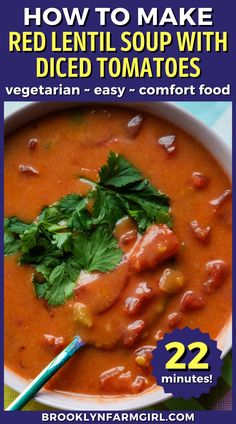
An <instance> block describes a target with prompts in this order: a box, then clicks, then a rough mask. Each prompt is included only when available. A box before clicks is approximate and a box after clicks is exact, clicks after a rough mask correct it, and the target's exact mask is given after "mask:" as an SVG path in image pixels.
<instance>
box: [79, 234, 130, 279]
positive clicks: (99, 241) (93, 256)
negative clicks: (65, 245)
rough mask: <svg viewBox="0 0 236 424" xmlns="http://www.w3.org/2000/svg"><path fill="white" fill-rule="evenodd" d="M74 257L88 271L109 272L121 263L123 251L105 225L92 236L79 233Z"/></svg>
mask: <svg viewBox="0 0 236 424" xmlns="http://www.w3.org/2000/svg"><path fill="white" fill-rule="evenodd" d="M73 257H74V258H75V259H76V261H78V263H79V264H80V266H81V268H82V269H84V270H86V271H88V272H92V271H100V272H107V271H111V270H112V269H114V268H115V267H116V266H117V265H118V264H119V262H120V260H121V257H122V251H121V250H120V249H119V248H118V247H117V240H116V239H115V237H114V236H113V235H112V234H111V233H110V232H108V231H107V229H106V228H105V227H98V228H97V229H96V230H95V231H94V232H93V233H92V234H91V235H90V237H88V236H86V235H85V234H79V235H78V237H76V238H75V240H74V245H73Z"/></svg>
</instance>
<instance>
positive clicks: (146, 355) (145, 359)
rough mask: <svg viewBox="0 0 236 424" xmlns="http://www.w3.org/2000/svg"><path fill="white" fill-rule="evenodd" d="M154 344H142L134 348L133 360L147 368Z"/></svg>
mask: <svg viewBox="0 0 236 424" xmlns="http://www.w3.org/2000/svg"><path fill="white" fill-rule="evenodd" d="M155 347H156V346H151V345H147V346H142V347H139V348H138V349H136V350H135V356H136V358H135V362H136V363H137V364H138V365H140V367H143V368H149V366H150V362H151V360H152V358H153V355H152V351H153V350H154V349H155Z"/></svg>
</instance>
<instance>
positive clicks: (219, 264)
mask: <svg viewBox="0 0 236 424" xmlns="http://www.w3.org/2000/svg"><path fill="white" fill-rule="evenodd" d="M111 151H112V152H115V153H117V154H119V155H122V157H124V158H125V159H126V160H128V161H129V162H130V163H131V164H132V165H133V166H134V167H135V168H136V169H137V170H139V171H140V172H141V173H142V175H143V176H144V178H146V179H147V180H148V181H149V182H150V183H151V184H152V185H153V186H154V187H155V188H157V189H160V190H161V191H162V192H164V193H166V194H167V195H168V196H169V198H170V207H171V216H172V221H173V223H172V226H168V224H166V223H158V222H152V223H150V225H148V226H147V228H146V229H145V231H140V230H139V228H138V226H137V223H136V221H135V219H133V218H132V217H130V216H124V217H123V218H122V219H119V220H118V222H117V223H116V225H115V227H114V231H113V234H114V237H115V239H116V240H117V243H118V246H119V248H120V249H121V251H122V252H123V254H122V258H121V260H120V263H119V264H118V265H117V266H116V267H115V268H114V269H112V270H111V271H109V272H99V271H96V270H93V272H86V271H84V270H82V271H81V272H80V274H79V276H78V278H77V280H76V283H75V284H74V288H73V293H72V295H71V296H69V298H68V299H66V300H65V302H62V303H61V304H60V305H58V306H53V305H51V304H50V302H47V301H46V300H45V299H43V298H40V297H39V296H37V295H36V292H35V288H34V285H33V284H32V274H33V272H34V269H33V267H32V265H29V264H19V262H18V261H19V253H16V254H11V255H6V256H5V363H6V365H7V366H8V367H9V368H10V369H12V370H13V371H15V372H16V373H17V374H19V375H20V376H22V377H24V378H26V379H32V378H33V377H35V376H36V375H37V374H38V373H39V372H40V371H41V370H42V369H43V368H44V367H45V366H46V365H47V364H48V363H49V362H50V361H51V360H52V359H53V357H54V356H55V355H56V354H57V353H58V352H59V351H60V349H62V348H63V347H65V345H66V344H67V343H69V342H70V341H71V340H72V338H73V337H74V336H75V335H76V334H79V335H80V336H81V337H82V339H84V340H85V341H86V342H88V346H86V347H84V348H83V349H82V350H81V351H80V352H78V353H77V354H76V355H75V356H74V357H73V358H72V359H71V360H70V362H69V363H68V364H67V365H66V366H65V367H64V368H63V369H62V370H61V371H60V372H58V374H57V375H56V376H55V377H54V378H53V379H52V380H51V381H50V382H49V383H48V385H47V388H48V389H49V390H60V391H65V392H76V393H81V394H90V395H91V394H92V395H119V394H131V395H135V394H136V393H138V392H141V391H144V390H147V389H148V388H150V387H151V386H153V385H154V383H155V381H154V378H153V377H152V375H151V366H150V360H151V357H152V353H151V352H152V350H153V348H154V347H155V346H156V343H158V340H160V339H161V338H162V337H163V334H164V333H165V332H170V331H172V329H173V328H175V327H179V328H182V327H185V326H190V327H192V328H196V327H199V328H200V329H201V330H202V331H204V332H209V333H210V335H211V336H212V337H213V338H216V337H217V336H218V334H219V333H220V331H221V330H222V328H223V327H224V325H225V324H226V323H227V321H228V319H229V318H230V315H231V232H232V229H231V197H230V193H231V191H230V190H231V183H230V180H229V178H228V176H227V175H226V174H225V172H224V171H223V169H222V168H221V166H220V165H219V163H217V161H216V160H215V159H214V158H213V157H212V155H211V154H210V153H209V152H208V151H207V150H205V148H204V147H203V146H202V145H201V144H200V143H199V142H197V141H196V140H195V139H194V138H193V137H192V136H191V135H190V134H187V133H185V132H184V131H183V130H182V129H180V128H178V127H176V126H174V125H173V124H171V123H169V122H167V121H165V120H163V119H160V118H158V117H155V116H152V115H150V114H145V113H143V112H137V111H135V110H128V109H123V108H115V107H114V108H113V107H107V106H106V109H103V108H102V107H97V108H94V107H91V108H90V107H86V108H83V109H76V110H75V109H73V110H66V111H63V112H57V113H55V114H52V115H49V116H47V117H44V118H42V119H39V120H37V121H34V122H32V123H31V124H28V125H26V126H25V127H22V128H21V129H19V130H17V131H15V132H14V133H13V134H11V135H10V136H8V137H7V139H6V143H5V217H8V218H9V217H13V216H15V217H17V218H18V219H20V220H22V221H24V222H32V221H35V220H36V218H37V217H38V216H39V214H40V213H41V210H42V208H43V207H45V205H52V204H54V203H55V202H57V201H58V200H59V199H61V198H62V197H63V196H66V195H68V194H69V193H77V194H80V195H81V196H84V195H86V194H87V193H88V191H89V190H90V189H91V185H89V183H88V182H87V180H86V179H90V180H92V181H96V180H97V178H98V172H99V169H100V168H101V166H102V165H104V164H105V163H106V162H107V158H108V155H109V153H110V152H111ZM81 176H83V177H84V178H85V179H84V180H82V179H81V178H80V177H81ZM90 207H91V208H92V207H93V205H90ZM222 300H223V301H222Z"/></svg>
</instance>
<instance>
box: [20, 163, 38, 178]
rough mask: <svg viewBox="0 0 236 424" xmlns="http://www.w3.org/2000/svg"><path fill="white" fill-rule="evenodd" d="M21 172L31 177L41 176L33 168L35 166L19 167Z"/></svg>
mask: <svg viewBox="0 0 236 424" xmlns="http://www.w3.org/2000/svg"><path fill="white" fill-rule="evenodd" d="M19 172H20V173H21V174H25V175H30V176H34V175H39V171H37V169H35V168H33V166H29V165H19Z"/></svg>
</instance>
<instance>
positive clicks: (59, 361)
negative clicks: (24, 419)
mask: <svg viewBox="0 0 236 424" xmlns="http://www.w3.org/2000/svg"><path fill="white" fill-rule="evenodd" d="M84 345H85V343H83V342H82V340H81V339H80V337H79V336H76V337H75V338H74V339H73V340H72V342H71V343H70V344H69V345H68V346H67V347H66V348H65V349H64V350H63V351H62V352H61V353H59V355H57V356H56V357H55V358H54V359H53V361H52V362H50V364H49V365H48V366H47V367H46V368H44V369H43V371H41V373H40V374H39V375H38V376H37V377H36V378H35V379H34V380H33V381H32V383H31V384H30V385H29V386H27V387H26V389H25V390H24V391H23V392H22V393H21V394H20V395H19V396H18V397H17V398H16V399H15V400H14V401H13V402H12V403H11V404H10V405H9V406H8V407H7V408H6V411H18V410H20V409H22V408H23V407H24V406H25V404H26V403H27V402H29V400H30V399H32V398H33V397H34V396H35V395H36V393H37V392H38V391H39V390H40V389H41V388H42V387H43V386H44V384H45V383H46V382H47V381H48V380H49V379H50V378H51V377H52V376H53V375H54V374H55V373H56V372H57V371H58V370H59V369H60V368H61V367H62V366H63V365H64V364H65V363H66V362H67V361H68V360H69V359H70V358H71V357H72V356H73V355H74V353H75V352H77V350H78V349H80V348H81V347H82V346H84Z"/></svg>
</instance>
